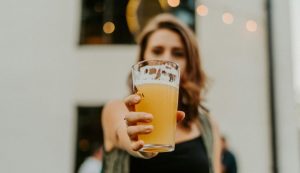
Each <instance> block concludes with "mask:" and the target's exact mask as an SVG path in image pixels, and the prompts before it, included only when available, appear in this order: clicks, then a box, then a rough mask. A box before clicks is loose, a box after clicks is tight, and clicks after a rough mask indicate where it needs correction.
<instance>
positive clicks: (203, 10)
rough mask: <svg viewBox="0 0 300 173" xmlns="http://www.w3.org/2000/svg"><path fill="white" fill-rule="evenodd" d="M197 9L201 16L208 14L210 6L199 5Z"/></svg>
mask: <svg viewBox="0 0 300 173" xmlns="http://www.w3.org/2000/svg"><path fill="white" fill-rule="evenodd" d="M196 11H197V13H198V15H200V16H207V14H208V8H207V7H206V6H205V5H199V6H198V7H197V9H196Z"/></svg>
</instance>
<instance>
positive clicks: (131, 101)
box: [124, 94, 141, 111]
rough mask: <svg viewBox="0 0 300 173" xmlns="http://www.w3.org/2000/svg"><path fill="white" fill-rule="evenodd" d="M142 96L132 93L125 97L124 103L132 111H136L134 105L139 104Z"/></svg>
mask: <svg viewBox="0 0 300 173" xmlns="http://www.w3.org/2000/svg"><path fill="white" fill-rule="evenodd" d="M140 100H141V97H140V96H138V95H135V94H133V95H130V96H128V97H126V98H125V99H124V103H125V105H126V106H127V108H128V109H129V110H130V111H134V105H136V104H138V103H139V102H140Z"/></svg>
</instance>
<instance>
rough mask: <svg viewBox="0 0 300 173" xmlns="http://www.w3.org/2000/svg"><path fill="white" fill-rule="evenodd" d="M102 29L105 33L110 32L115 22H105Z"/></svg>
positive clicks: (113, 29)
mask: <svg viewBox="0 0 300 173" xmlns="http://www.w3.org/2000/svg"><path fill="white" fill-rule="evenodd" d="M103 31H104V33H106V34H111V33H113V32H114V31H115V24H114V23H113V22H105V23H104V25H103Z"/></svg>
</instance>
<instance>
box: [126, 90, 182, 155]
mask: <svg viewBox="0 0 300 173" xmlns="http://www.w3.org/2000/svg"><path fill="white" fill-rule="evenodd" d="M140 100H141V98H140V96H138V95H130V96H128V97H127V98H126V99H125V100H124V103H125V105H126V106H127V108H128V110H129V112H128V113H127V114H126V115H125V120H126V123H127V134H128V136H129V138H130V140H131V150H133V151H138V150H140V149H141V148H142V147H143V146H144V141H142V140H139V139H138V135H139V134H149V133H151V132H152V130H153V128H155V127H153V126H152V125H142V124H138V122H144V123H150V122H151V121H152V119H153V115H151V114H149V113H146V112H134V111H135V110H134V107H135V105H136V104H138V103H139V102H140ZM184 117H185V114H184V112H182V111H177V122H179V121H181V120H183V119H184ZM140 153H141V154H142V155H143V156H145V157H146V158H151V157H154V156H155V155H157V153H148V152H147V153H146V152H140Z"/></svg>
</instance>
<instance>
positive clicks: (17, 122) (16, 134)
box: [0, 0, 271, 173]
mask: <svg viewBox="0 0 300 173" xmlns="http://www.w3.org/2000/svg"><path fill="white" fill-rule="evenodd" d="M216 2H219V3H225V2H224V1H216ZM263 2H264V1H263V0H256V1H245V2H241V1H237V0H229V1H226V5H225V6H226V7H232V8H228V9H229V10H233V13H234V12H236V13H238V14H241V15H242V16H243V17H242V18H245V17H247V16H250V17H251V16H254V17H255V19H256V20H257V21H258V25H259V29H258V31H257V32H255V33H248V32H246V31H245V29H244V27H243V26H242V25H243V20H242V19H239V18H238V16H237V18H236V21H235V22H234V24H232V25H230V26H224V24H222V23H221V19H220V16H219V15H220V11H219V10H224V8H219V7H217V6H216V4H212V5H215V8H216V10H215V11H210V13H209V15H208V16H207V17H206V18H199V19H198V20H199V23H198V36H199V40H200V42H201V50H202V55H203V60H204V65H205V69H207V72H208V74H209V76H210V78H211V80H212V83H211V89H210V91H209V94H208V103H207V105H208V107H209V108H210V109H211V111H212V113H213V114H214V115H215V117H216V118H217V119H218V121H219V122H220V128H221V130H222V131H223V132H224V133H225V134H227V136H228V138H229V142H230V144H231V147H232V148H233V150H234V151H235V152H236V154H237V157H238V159H239V166H240V172H241V173H253V172H256V173H268V172H271V165H270V142H269V120H268V117H269V112H268V108H269V107H268V91H267V69H266V68H267V56H266V50H265V48H266V40H265V38H266V34H265V17H264V15H263V13H264V11H263V10H264V9H263V8H264V7H263V4H264V3H263ZM240 6H242V8H240ZM79 9H80V1H79V0H77V1H72V0H67V1H59V0H52V1H49V0H27V1H17V0H10V1H1V2H0V22H1V23H0V26H1V30H0V47H1V51H0V60H1V63H0V96H1V97H0V103H1V104H0V137H1V142H0V172H6V173H14V172H44V173H47V172H49V173H50V172H51V173H52V172H55V173H71V172H72V171H73V166H74V165H73V164H74V152H75V148H74V147H75V144H74V141H75V128H76V127H75V125H76V118H75V117H76V115H75V113H76V112H75V107H76V105H79V104H80V105H98V104H101V103H104V102H106V101H107V100H109V99H112V98H118V97H121V98H122V97H124V96H125V95H126V93H127V88H126V85H125V81H126V79H125V77H126V76H127V74H128V71H129V67H130V65H131V64H132V63H133V62H134V61H135V57H136V47H135V46H112V47H111V46H92V47H78V46H77V44H76V43H77V40H78V38H77V36H78V30H79V29H78V27H79V20H80V19H79V16H80V10H79ZM113 68H115V69H116V70H115V71H112V69H113Z"/></svg>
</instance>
